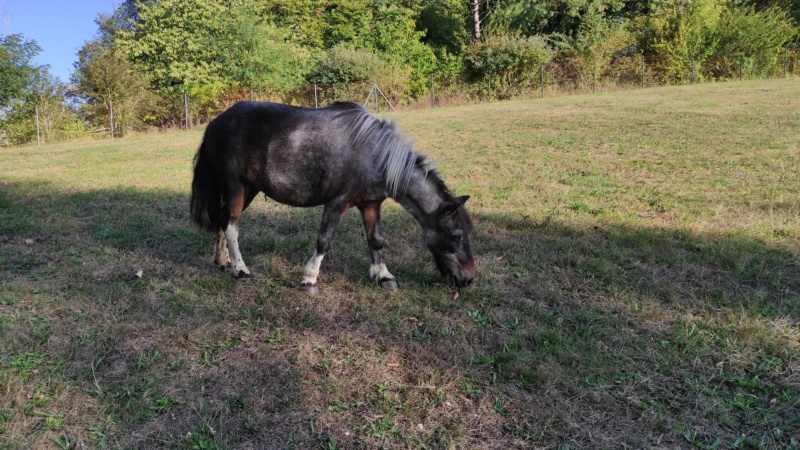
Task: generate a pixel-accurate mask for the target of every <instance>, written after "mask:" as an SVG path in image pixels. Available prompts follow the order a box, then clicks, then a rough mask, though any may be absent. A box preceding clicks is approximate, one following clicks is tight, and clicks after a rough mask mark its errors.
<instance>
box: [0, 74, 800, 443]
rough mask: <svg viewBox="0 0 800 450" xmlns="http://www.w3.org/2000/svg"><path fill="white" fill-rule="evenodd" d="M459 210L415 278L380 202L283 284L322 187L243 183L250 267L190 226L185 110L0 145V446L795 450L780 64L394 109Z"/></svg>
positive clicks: (797, 116)
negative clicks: (461, 203) (693, 82)
mask: <svg viewBox="0 0 800 450" xmlns="http://www.w3.org/2000/svg"><path fill="white" fill-rule="evenodd" d="M394 119H395V120H397V121H398V122H399V124H400V126H401V127H402V128H404V129H405V130H407V131H408V133H409V134H410V135H411V137H412V138H413V139H415V141H416V143H417V147H418V148H419V149H420V150H422V151H424V152H426V153H427V154H429V155H431V156H432V157H433V158H434V159H435V160H437V161H438V165H439V169H440V170H441V172H442V174H443V176H444V178H445V180H446V182H447V183H448V184H449V186H450V187H451V188H452V189H453V190H454V191H455V192H456V193H457V194H459V195H460V194H470V195H472V196H473V197H472V199H471V200H470V201H469V203H468V204H467V206H468V207H469V210H470V212H471V213H472V215H473V217H474V220H475V222H476V231H475V233H474V235H473V238H472V241H473V248H474V252H475V257H476V262H477V265H478V270H479V279H478V280H477V282H476V284H475V285H473V286H471V287H469V288H466V289H462V290H460V291H458V292H455V291H453V290H452V289H449V288H447V287H445V286H442V285H439V284H437V282H436V274H435V269H434V265H433V262H432V258H431V256H430V254H429V253H428V252H427V250H426V249H425V248H424V247H423V246H422V245H421V239H420V236H419V231H418V226H417V225H416V224H415V223H414V222H413V220H412V219H411V217H410V216H409V215H408V214H406V213H405V212H404V211H402V209H401V208H399V207H398V206H397V205H396V204H393V203H392V202H387V208H386V211H385V228H386V230H385V232H386V235H387V240H388V250H387V259H388V262H389V269H390V270H391V271H392V272H393V273H394V274H395V275H396V276H397V277H398V280H399V281H400V291H398V292H396V293H387V292H383V291H381V290H380V289H379V288H378V287H377V286H376V285H375V284H374V283H372V282H370V281H369V280H368V279H367V271H368V267H369V265H368V257H367V251H366V243H365V242H364V237H363V229H362V226H361V224H360V219H359V218H358V217H357V216H358V214H356V213H352V212H351V213H350V214H349V215H348V216H347V217H346V219H345V220H344V223H343V224H342V226H341V228H340V229H339V232H338V234H337V237H336V240H335V241H334V248H333V251H332V252H331V253H330V254H329V255H328V256H327V257H326V258H325V261H324V263H323V266H322V269H323V271H322V275H321V277H320V283H321V284H320V290H319V293H318V295H317V296H315V297H309V296H307V295H305V294H303V293H302V291H301V290H300V289H299V288H298V282H299V280H300V278H301V270H302V266H303V264H304V263H305V261H306V260H307V259H308V257H309V256H310V255H311V253H312V251H313V245H314V240H315V234H316V229H317V225H318V223H319V220H320V210H319V209H317V208H315V209H310V210H302V209H292V208H289V207H285V206H281V205H277V204H275V203H274V202H271V201H266V202H265V201H263V200H259V201H256V202H254V205H253V206H252V207H251V209H249V210H248V211H247V212H246V213H245V215H244V219H243V226H242V236H241V238H240V243H241V247H242V249H243V253H244V257H245V260H246V261H247V262H248V265H249V266H250V268H251V269H253V271H254V273H255V278H254V279H252V280H249V281H245V282H242V281H235V280H233V279H231V278H229V277H228V276H226V275H224V274H223V273H221V272H219V271H218V270H216V269H215V267H214V266H213V264H212V261H211V257H212V250H213V238H212V236H211V235H209V234H206V233H203V232H201V231H200V230H198V229H196V228H195V227H194V226H193V225H192V224H190V223H189V219H188V200H187V198H188V190H189V183H190V175H191V163H192V157H193V155H194V152H195V149H196V147H197V145H198V144H199V141H200V138H201V132H200V131H194V132H175V133H165V134H156V135H147V136H137V137H130V138H125V139H118V140H114V141H108V140H106V141H79V142H71V143H67V144H59V145H51V146H44V147H39V148H36V147H29V148H17V149H3V150H2V151H1V152H0V231H1V232H2V234H0V448H3V449H14V448H57V447H61V448H97V447H109V448H153V447H158V448H193V449H208V448H237V449H239V448H250V449H257V448H276V449H277V448H297V449H306V448H324V449H333V448H429V449H439V448H442V449H471V448H480V449H509V448H525V449H532V448H560V449H568V448H571V449H578V448H695V447H696V448H785V449H789V448H798V447H800V83H798V82H797V80H780V81H759V82H738V83H725V84H709V85H701V86H685V87H669V88H658V89H645V90H638V91H627V92H616V93H609V94H602V95H586V96H572V97H563V98H553V99H546V100H531V101H520V102H503V103H492V104H483V105H475V106H466V107H458V108H442V109H434V110H420V111H413V112H406V113H400V114H397V115H396V116H395V117H394Z"/></svg>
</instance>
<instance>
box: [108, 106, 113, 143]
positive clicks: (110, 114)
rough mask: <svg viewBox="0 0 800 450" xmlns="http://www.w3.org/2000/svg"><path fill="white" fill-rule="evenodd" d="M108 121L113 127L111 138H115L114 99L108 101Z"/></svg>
mask: <svg viewBox="0 0 800 450" xmlns="http://www.w3.org/2000/svg"><path fill="white" fill-rule="evenodd" d="M108 121H109V126H110V127H111V139H114V101H113V100H109V101H108Z"/></svg>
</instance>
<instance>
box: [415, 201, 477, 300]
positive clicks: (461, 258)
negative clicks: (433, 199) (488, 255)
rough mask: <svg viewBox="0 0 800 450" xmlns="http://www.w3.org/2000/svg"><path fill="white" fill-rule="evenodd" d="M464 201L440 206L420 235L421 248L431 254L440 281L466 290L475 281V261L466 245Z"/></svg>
mask: <svg viewBox="0 0 800 450" xmlns="http://www.w3.org/2000/svg"><path fill="white" fill-rule="evenodd" d="M468 199H469V196H468V195H465V196H463V197H458V198H454V199H452V200H449V201H446V202H444V203H443V204H442V205H441V206H439V208H438V209H437V210H436V212H435V213H434V215H433V221H432V222H433V223H431V224H429V225H430V227H429V228H428V229H426V230H425V231H424V239H425V245H427V246H428V249H430V251H431V253H433V260H434V261H435V262H436V267H438V268H439V271H440V272H441V273H442V277H443V278H444V281H445V282H446V283H447V284H449V285H451V286H455V287H463V286H467V285H469V284H470V283H472V280H473V279H474V278H475V261H473V259H472V248H471V247H470V245H469V234H470V233H471V232H472V220H471V219H470V217H469V214H467V210H466V208H464V203H465V202H466V201H467V200H468Z"/></svg>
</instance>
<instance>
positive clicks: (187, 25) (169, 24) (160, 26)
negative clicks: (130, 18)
mask: <svg viewBox="0 0 800 450" xmlns="http://www.w3.org/2000/svg"><path fill="white" fill-rule="evenodd" d="M136 6H137V8H138V20H137V21H136V23H135V25H134V27H133V29H132V30H121V31H119V32H117V34H116V42H117V45H119V46H120V49H121V50H122V51H123V52H124V54H126V55H127V57H128V58H129V59H130V60H131V61H133V62H134V63H136V64H138V65H139V66H140V67H141V69H142V70H143V71H144V73H146V74H147V76H148V77H149V79H150V82H151V83H152V84H153V85H154V86H155V87H156V88H157V89H158V90H159V91H160V92H161V93H162V94H167V95H169V94H172V95H174V94H178V93H181V92H184V91H185V90H186V89H187V88H189V87H195V86H201V85H205V84H212V83H216V82H221V81H223V75H222V74H223V73H224V70H223V66H222V63H221V58H220V52H224V51H225V49H224V48H219V47H217V46H215V45H213V43H214V42H218V39H219V37H220V36H223V35H224V34H225V33H226V32H227V30H225V22H224V21H223V20H221V19H220V18H222V17H226V16H227V15H228V14H229V11H228V10H227V8H226V7H225V5H224V3H223V2H221V1H217V0H211V1H203V0H161V1H159V2H154V3H151V2H143V1H139V2H137V4H136Z"/></svg>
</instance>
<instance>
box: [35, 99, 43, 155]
mask: <svg viewBox="0 0 800 450" xmlns="http://www.w3.org/2000/svg"><path fill="white" fill-rule="evenodd" d="M36 145H42V138H41V135H40V134H39V105H36Z"/></svg>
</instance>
